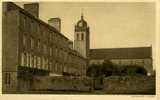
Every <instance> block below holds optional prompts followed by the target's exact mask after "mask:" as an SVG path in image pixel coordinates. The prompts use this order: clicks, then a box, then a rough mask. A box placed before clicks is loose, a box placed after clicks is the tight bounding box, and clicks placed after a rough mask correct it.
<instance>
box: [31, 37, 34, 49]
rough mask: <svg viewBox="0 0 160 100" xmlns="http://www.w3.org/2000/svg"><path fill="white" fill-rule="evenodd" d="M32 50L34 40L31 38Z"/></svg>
mask: <svg viewBox="0 0 160 100" xmlns="http://www.w3.org/2000/svg"><path fill="white" fill-rule="evenodd" d="M33 48H34V40H33V38H31V49H33Z"/></svg>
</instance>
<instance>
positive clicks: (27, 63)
mask: <svg viewBox="0 0 160 100" xmlns="http://www.w3.org/2000/svg"><path fill="white" fill-rule="evenodd" d="M26 59H27V60H26V66H27V67H28V66H29V54H28V53H26Z"/></svg>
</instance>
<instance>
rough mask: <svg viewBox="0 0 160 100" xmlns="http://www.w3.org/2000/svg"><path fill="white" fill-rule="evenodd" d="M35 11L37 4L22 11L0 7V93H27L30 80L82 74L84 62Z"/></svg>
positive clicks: (68, 43)
mask: <svg viewBox="0 0 160 100" xmlns="http://www.w3.org/2000/svg"><path fill="white" fill-rule="evenodd" d="M28 7H30V8H32V10H31V11H32V12H28V11H27V10H28V9H29V8H28ZM25 8H26V9H25ZM37 11H38V5H37V4H34V5H25V7H24V9H22V8H20V7H18V6H17V5H15V4H14V3H11V2H4V3H3V16H2V18H3V22H2V24H3V26H2V28H3V30H2V33H3V34H2V47H3V49H2V58H3V60H2V85H3V86H2V90H3V91H19V90H24V89H29V88H30V86H31V84H32V81H33V78H32V77H33V76H42V75H43V76H45V75H48V76H57V75H58V76H62V75H71V76H85V74H86V58H84V57H83V56H81V55H80V54H79V53H78V52H76V51H75V50H73V49H72V48H71V47H70V40H69V39H68V38H67V37H65V36H64V35H63V34H62V33H60V31H59V30H57V29H56V28H54V27H52V26H51V25H49V24H48V23H45V22H43V21H41V20H40V19H39V18H38V12H37ZM35 13H36V14H35Z"/></svg>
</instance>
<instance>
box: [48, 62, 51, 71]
mask: <svg viewBox="0 0 160 100" xmlns="http://www.w3.org/2000/svg"><path fill="white" fill-rule="evenodd" d="M48 69H49V71H52V62H49V68H48Z"/></svg>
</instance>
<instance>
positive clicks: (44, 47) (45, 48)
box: [43, 44, 47, 54]
mask: <svg viewBox="0 0 160 100" xmlns="http://www.w3.org/2000/svg"><path fill="white" fill-rule="evenodd" d="M43 53H44V54H46V53H47V46H46V45H45V44H44V45H43Z"/></svg>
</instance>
